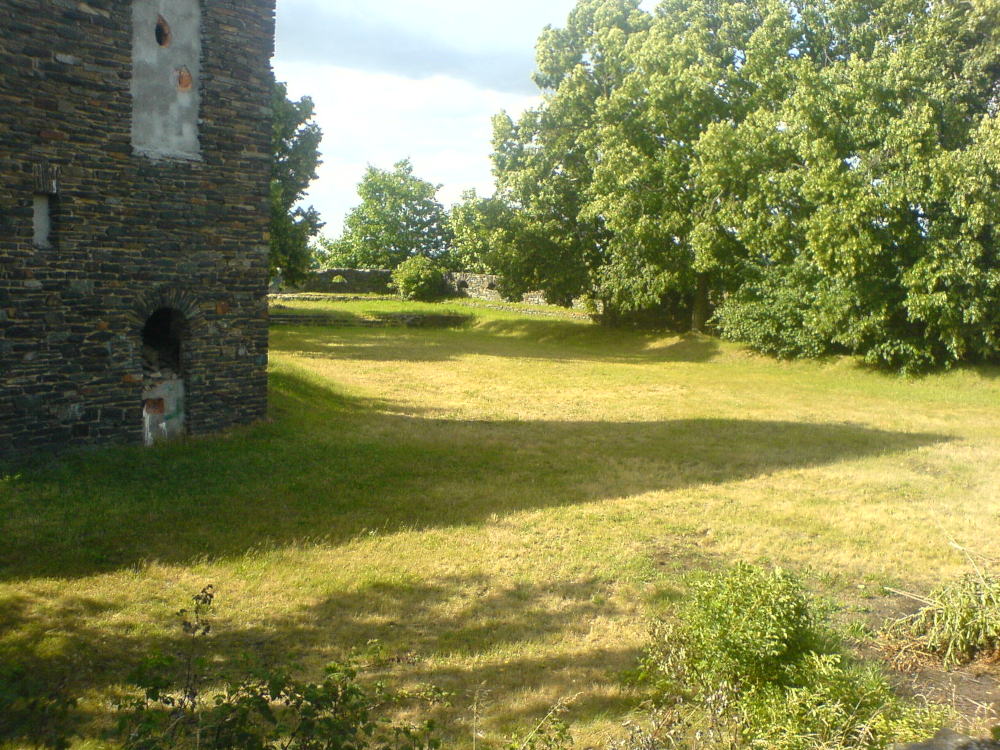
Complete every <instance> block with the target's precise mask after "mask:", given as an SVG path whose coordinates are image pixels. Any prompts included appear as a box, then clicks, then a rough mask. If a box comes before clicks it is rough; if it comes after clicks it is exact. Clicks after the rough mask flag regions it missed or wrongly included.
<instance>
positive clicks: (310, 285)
mask: <svg viewBox="0 0 1000 750" xmlns="http://www.w3.org/2000/svg"><path fill="white" fill-rule="evenodd" d="M391 281H392V271H383V270H377V269H367V268H330V269H327V270H324V271H313V272H312V273H310V274H309V275H308V276H307V277H306V278H305V279H304V280H303V281H302V282H300V283H298V284H292V285H289V286H288V288H287V289H285V291H296V292H326V293H340V294H390V293H391V291H392V290H391V289H390V288H389V282H391Z"/></svg>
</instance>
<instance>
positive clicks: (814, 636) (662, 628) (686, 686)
mask: <svg viewBox="0 0 1000 750" xmlns="http://www.w3.org/2000/svg"><path fill="white" fill-rule="evenodd" d="M820 641H821V638H820V633H819V631H818V629H817V627H816V625H815V622H814V618H813V615H812V612H811V610H810V607H809V604H808V601H807V599H806V596H805V593H804V592H803V591H802V588H801V587H800V586H799V584H798V582H797V581H795V579H794V578H792V577H791V576H790V575H788V574H787V573H784V572H782V571H780V570H778V571H768V570H764V569H763V568H758V567H753V566H750V565H746V564H744V563H739V564H737V565H736V566H734V567H733V568H732V569H731V570H729V571H726V572H724V573H721V574H717V575H712V576H707V577H705V578H702V579H700V580H699V579H696V580H693V581H692V583H691V591H690V595H689V597H688V598H687V599H686V600H685V602H684V603H683V605H682V606H681V608H680V610H679V612H678V614H677V618H676V620H672V621H669V622H661V623H659V624H658V625H657V626H656V627H655V630H654V639H653V644H652V646H651V647H650V651H649V653H648V654H647V658H646V660H645V662H644V667H643V672H644V674H646V675H648V676H650V677H652V678H653V681H654V683H656V684H657V686H658V692H660V693H661V694H674V693H680V694H684V695H690V696H693V697H698V696H701V697H705V696H708V695H710V694H711V693H713V692H714V691H715V690H717V689H718V687H719V686H720V685H731V686H733V687H734V688H735V689H740V690H745V689H750V688H753V687H759V686H761V685H765V684H770V683H778V684H785V683H787V682H788V674H787V671H788V669H789V667H790V666H792V665H794V664H796V663H798V662H799V661H800V660H801V658H802V657H803V655H804V654H806V653H808V652H810V651H812V650H815V649H816V648H818V647H819V645H820Z"/></svg>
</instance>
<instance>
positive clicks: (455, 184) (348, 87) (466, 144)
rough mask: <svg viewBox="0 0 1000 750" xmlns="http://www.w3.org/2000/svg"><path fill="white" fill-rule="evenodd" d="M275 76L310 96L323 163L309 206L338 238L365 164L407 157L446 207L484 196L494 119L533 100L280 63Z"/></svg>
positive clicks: (438, 79) (447, 81) (456, 84)
mask: <svg viewBox="0 0 1000 750" xmlns="http://www.w3.org/2000/svg"><path fill="white" fill-rule="evenodd" d="M275 75H276V76H277V77H278V80H279V81H287V82H288V90H289V96H291V97H292V98H295V99H297V98H299V97H301V96H306V95H308V96H311V97H312V98H313V101H314V102H315V104H316V120H317V122H319V124H320V126H321V127H322V128H323V143H322V145H321V151H322V157H323V162H324V163H323V165H322V166H321V167H320V173H319V179H318V180H317V181H316V182H315V183H314V185H313V187H312V189H311V190H310V194H309V197H308V199H307V200H306V203H312V205H314V206H315V207H316V208H317V209H318V210H319V211H320V213H321V215H322V217H323V220H324V221H325V222H326V224H327V226H326V227H325V228H324V230H323V231H324V233H325V234H326V235H328V236H336V235H338V234H339V233H340V228H341V222H342V220H343V217H344V215H345V214H346V213H347V211H348V210H349V209H350V208H351V207H352V206H354V205H356V204H357V202H358V198H357V194H356V192H355V188H356V186H357V183H358V182H359V181H360V179H361V176H362V175H363V174H364V170H365V168H366V166H367V165H368V164H373V165H374V166H376V167H379V168H382V169H388V168H390V167H391V166H392V165H393V164H394V163H395V162H397V161H399V160H400V159H405V158H410V159H411V160H412V161H413V166H414V173H415V174H416V175H417V176H419V177H421V178H422V179H425V180H428V181H430V182H433V183H435V184H443V185H444V187H443V188H442V190H441V192H440V194H439V198H440V199H441V200H442V202H444V203H445V204H448V203H451V202H453V201H455V200H457V199H458V197H459V195H460V194H461V192H462V191H463V190H466V189H468V188H471V187H475V188H477V189H478V190H479V191H480V192H486V193H489V192H490V190H491V185H492V178H491V175H490V160H489V154H490V150H491V149H490V139H491V136H492V130H491V123H490V119H491V117H492V116H493V115H494V114H496V113H497V112H499V111H500V110H502V109H506V110H508V111H511V112H519V111H521V110H523V109H524V108H526V107H528V106H531V105H533V104H535V103H536V102H537V99H536V98H535V97H526V96H518V95H516V94H505V93H501V92H497V91H491V90H489V89H481V88H476V87H475V86H473V85H471V84H469V83H466V82H464V81H459V80H455V79H452V78H446V77H444V76H435V77H432V78H428V79H425V80H421V81H414V80H411V79H407V78H402V77H399V76H394V75H388V74H385V73H368V72H364V71H359V70H351V69H348V68H338V67H334V66H329V65H316V64H312V63H305V62H282V61H280V60H276V61H275Z"/></svg>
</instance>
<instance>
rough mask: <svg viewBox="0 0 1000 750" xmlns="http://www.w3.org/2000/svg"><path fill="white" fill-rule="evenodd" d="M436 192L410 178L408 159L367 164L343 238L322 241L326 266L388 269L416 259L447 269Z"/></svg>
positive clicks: (443, 220) (443, 218)
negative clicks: (388, 166) (384, 166)
mask: <svg viewBox="0 0 1000 750" xmlns="http://www.w3.org/2000/svg"><path fill="white" fill-rule="evenodd" d="M439 189H440V185H434V184H432V183H430V182H427V181H426V180H422V179H420V178H419V177H416V176H415V175H414V174H413V166H412V165H411V164H410V161H409V159H404V160H403V161H400V162H397V163H396V164H395V165H393V168H392V170H382V169H377V168H376V167H373V166H369V167H368V169H367V171H366V172H365V175H364V177H363V178H362V179H361V182H360V184H359V185H358V195H359V196H360V197H361V204H360V205H358V206H357V207H355V208H354V209H352V210H351V212H350V213H349V214H348V215H347V218H346V219H345V221H344V233H343V235H342V236H341V237H340V238H339V239H337V240H334V241H332V242H331V241H323V242H322V244H323V246H324V255H325V257H326V260H325V263H326V265H328V266H331V267H333V266H342V267H345V268H386V269H393V268H395V267H396V266H398V265H399V264H400V263H402V262H403V261H404V260H406V259H407V258H411V257H414V256H417V255H422V256H425V257H428V258H433V259H435V260H437V261H438V263H439V264H441V265H445V266H448V265H450V258H449V247H450V242H451V233H450V230H449V228H448V221H447V213H446V212H445V209H444V207H443V206H442V205H441V204H440V203H439V202H438V201H437V198H436V196H437V191H438V190H439Z"/></svg>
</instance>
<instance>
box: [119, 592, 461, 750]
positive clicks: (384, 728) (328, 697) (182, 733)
mask: <svg viewBox="0 0 1000 750" xmlns="http://www.w3.org/2000/svg"><path fill="white" fill-rule="evenodd" d="M214 597H215V594H214V591H213V589H212V587H211V586H206V587H205V588H204V589H202V591H201V592H200V593H199V594H197V595H196V596H194V597H193V601H194V607H193V608H192V609H191V610H187V609H183V610H181V611H180V612H179V613H178V614H179V616H180V626H181V630H182V632H183V634H184V645H183V647H182V649H181V650H180V651H179V652H178V653H176V654H169V655H153V656H151V657H149V658H148V659H147V660H146V661H145V662H144V663H143V664H142V665H141V666H140V668H139V669H137V670H136V672H135V674H134V675H133V676H132V684H133V685H134V686H135V687H136V688H138V689H139V691H140V693H141V695H139V696H138V697H133V698H127V699H125V700H123V701H122V702H121V703H120V704H119V711H120V714H119V721H118V732H117V733H118V739H119V740H120V741H121V743H122V748H123V750H189V749H190V750H195V749H197V750H368V749H370V750H374V749H375V748H378V749H379V750H383V749H388V748H392V749H393V750H434V749H435V748H438V747H440V741H439V740H438V739H437V737H436V735H435V726H434V722H433V721H430V720H426V721H423V722H420V723H415V724H414V723H408V722H402V721H395V720H393V719H391V718H389V717H388V714H389V713H391V712H392V710H393V709H394V708H396V707H400V706H402V705H406V704H409V703H411V702H413V701H416V702H418V703H425V704H426V703H436V702H439V701H440V700H441V699H442V698H443V694H442V693H440V691H436V690H433V689H423V690H421V691H418V692H395V693H394V692H391V691H389V690H387V689H386V688H385V687H384V686H383V685H382V684H381V683H376V684H375V685H371V686H369V685H365V684H363V683H362V682H361V680H360V678H359V674H358V670H357V669H356V668H355V667H354V666H353V665H352V664H350V663H346V664H332V665H330V666H329V667H327V669H326V673H325V676H324V678H323V679H322V680H320V681H318V682H310V681H305V680H297V679H293V678H292V677H291V676H290V675H289V674H288V673H287V672H285V671H283V670H271V671H268V672H266V673H264V674H261V675H260V676H257V677H250V678H248V679H244V680H240V681H229V682H225V683H224V684H223V687H222V688H220V689H217V690H206V689H205V687H204V686H205V685H206V684H209V683H214V682H215V680H214V679H213V677H214V676H213V675H211V674H209V672H208V670H209V669H210V667H211V665H212V664H213V663H215V661H216V660H213V659H212V658H211V656H212V655H211V654H210V653H209V649H208V648H207V640H206V638H207V636H208V635H209V633H210V632H211V631H212V625H211V622H210V618H211V613H212V605H213V602H214Z"/></svg>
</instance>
